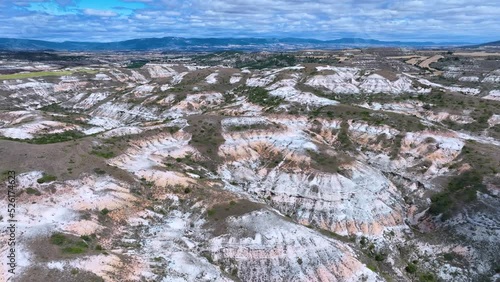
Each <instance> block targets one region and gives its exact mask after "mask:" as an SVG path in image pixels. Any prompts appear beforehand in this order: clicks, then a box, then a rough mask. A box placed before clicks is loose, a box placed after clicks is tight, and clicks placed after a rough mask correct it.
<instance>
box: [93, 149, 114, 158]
mask: <svg viewBox="0 0 500 282" xmlns="http://www.w3.org/2000/svg"><path fill="white" fill-rule="evenodd" d="M90 153H91V154H93V155H96V156H99V157H102V158H105V159H110V158H112V157H114V156H115V153H113V152H111V151H107V152H104V151H100V150H92V151H91V152H90Z"/></svg>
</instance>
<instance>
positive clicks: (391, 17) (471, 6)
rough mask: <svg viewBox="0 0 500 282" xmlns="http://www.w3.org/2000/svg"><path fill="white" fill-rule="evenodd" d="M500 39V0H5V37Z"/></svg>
mask: <svg viewBox="0 0 500 282" xmlns="http://www.w3.org/2000/svg"><path fill="white" fill-rule="evenodd" d="M164 36H176V37H260V38H284V37H298V38H314V39H322V40H328V39H338V38H343V37H358V38H366V39H378V40H399V41H434V42H470V43H480V42H489V41H497V40H500V0H480V1H478V0H468V1H465V0H433V1H431V0H316V1H301V0H184V1H182V0H0V37H8V38H26V39H40V40H49V41H66V40H69V41H98V42H110V41H119V40H127V39H134V38H147V37H164Z"/></svg>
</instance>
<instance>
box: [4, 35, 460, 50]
mask: <svg viewBox="0 0 500 282" xmlns="http://www.w3.org/2000/svg"><path fill="white" fill-rule="evenodd" d="M463 45H467V43H434V42H402V41H379V40H374V39H362V38H341V39H335V40H326V41H322V40H316V39H300V38H281V39H264V38H182V37H163V38H144V39H132V40H125V41H118V42H109V43H100V42H74V41H65V42H50V41H42V40H31V39H13V38H0V50H54V51H215V50H269V51H275V50H297V49H312V48H322V49H340V48H346V47H418V48H425V47H443V46H463Z"/></svg>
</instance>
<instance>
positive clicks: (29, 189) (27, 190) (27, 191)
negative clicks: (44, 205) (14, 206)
mask: <svg viewBox="0 0 500 282" xmlns="http://www.w3.org/2000/svg"><path fill="white" fill-rule="evenodd" d="M26 193H27V194H28V195H36V196H40V195H42V193H40V191H38V190H36V189H33V188H31V187H29V188H27V189H26Z"/></svg>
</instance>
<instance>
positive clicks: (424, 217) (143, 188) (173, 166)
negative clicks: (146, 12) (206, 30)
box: [0, 50, 500, 281]
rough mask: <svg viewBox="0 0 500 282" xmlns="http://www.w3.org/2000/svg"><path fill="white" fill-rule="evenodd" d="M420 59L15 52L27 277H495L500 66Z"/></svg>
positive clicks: (20, 277)
mask: <svg viewBox="0 0 500 282" xmlns="http://www.w3.org/2000/svg"><path fill="white" fill-rule="evenodd" d="M384 52H385V53H384ZM410 52H413V51H404V50H403V51H402V50H347V51H336V52H320V51H308V52H298V53H291V54H290V55H287V56H290V58H293V61H286V62H280V61H276V60H277V59H273V58H274V57H273V56H274V55H273V54H268V53H262V54H260V53H259V54H245V53H241V54H239V53H237V54H233V53H227V54H225V53H221V54H215V55H206V54H204V55H179V56H177V55H176V56H167V57H166V58H165V57H164V55H162V54H147V55H144V54H143V55H140V56H142V59H143V61H152V62H151V63H147V64H144V65H142V66H139V67H137V66H136V65H135V66H134V65H129V67H126V66H127V64H128V63H129V62H130V61H134V60H136V59H137V58H136V57H134V56H139V55H137V54H136V55H134V54H116V55H114V56H108V55H103V54H101V55H98V54H95V55H93V56H96V57H99V56H103V57H102V60H101V63H100V64H95V63H93V64H90V63H89V65H88V66H85V67H82V66H78V67H76V66H72V65H71V64H69V63H67V62H65V61H64V60H63V59H61V60H60V61H57V60H56V61H53V62H39V63H30V62H27V61H10V60H9V58H4V60H2V61H1V62H2V64H3V66H2V69H4V70H8V69H9V68H12V69H14V68H15V67H14V66H15V65H16V64H18V65H20V66H23V68H27V67H26V66H29V65H30V64H31V66H32V68H31V69H30V68H28V69H26V70H27V71H37V70H44V71H45V72H54V73H57V72H58V71H60V70H58V69H60V68H64V70H65V72H64V73H65V74H67V73H68V72H70V73H71V75H61V76H58V75H54V74H52V75H50V76H37V75H36V73H33V76H32V77H27V78H26V74H23V75H22V76H21V75H19V76H18V77H16V75H17V74H16V73H15V71H12V72H11V73H14V74H8V75H4V76H2V75H0V109H1V111H0V136H1V138H2V139H1V140H0V154H1V157H2V162H1V164H0V168H1V170H2V171H3V172H4V171H5V173H4V174H3V176H6V175H7V173H6V171H9V170H12V171H15V172H16V175H17V176H16V179H17V184H16V187H15V189H16V199H17V202H16V205H17V208H16V213H15V217H16V219H17V220H18V222H17V225H16V228H17V231H16V254H17V266H16V275H14V276H13V277H12V279H13V280H12V281H480V280H484V281H495V280H496V279H500V276H499V274H498V272H499V271H500V269H499V268H498V265H499V264H500V257H499V255H498V254H499V252H500V249H499V246H500V208H499V207H500V202H499V198H498V197H499V195H500V192H499V191H500V173H499V171H498V168H499V167H500V118H499V117H500V104H499V102H498V101H499V100H500V98H499V97H500V95H499V93H500V92H499V91H500V85H499V84H498V83H499V80H498V77H499V76H498V72H499V71H500V70H499V69H500V65H498V60H496V61H494V62H496V63H494V62H493V63H492V62H491V61H489V60H487V59H485V58H484V57H481V58H474V57H467V56H465V55H464V56H462V57H460V58H458V59H453V58H454V57H453V56H454V55H452V54H450V53H447V52H442V55H439V56H438V55H436V54H434V53H432V52H429V53H425V52H424V51H422V52H421V51H414V53H411V54H408V53H410ZM2 56H7V55H5V54H3V55H2ZM82 56H83V55H82ZM436 56H437V57H436ZM277 58H283V55H281V56H278V57H277ZM290 58H288V60H291V59H290ZM449 58H452V59H449ZM464 58H466V59H467V60H468V62H469V63H470V64H472V65H473V66H474V67H471V68H470V69H468V68H467V67H466V65H465V64H461V63H460V62H462V61H461V60H465V59H464ZM153 61H154V62H153ZM268 62H278V63H277V64H276V65H266V64H268ZM426 62H427V63H426ZM431 62H432V63H431ZM287 64H288V65H287ZM2 181H4V180H2ZM2 189H3V191H6V189H7V188H6V185H3V186H2ZM7 201H8V198H7V193H6V192H5V193H3V196H2V197H0V202H1V206H2V207H4V206H7ZM4 212H5V211H4V210H2V211H1V220H0V226H1V227H2V233H0V241H1V242H2V244H1V247H0V257H2V258H5V257H6V256H7V254H8V252H9V248H8V246H7V244H4V243H5V242H7V241H8V239H9V236H10V235H9V233H8V232H6V231H5V230H6V228H4V227H6V226H7V224H8V223H7V219H8V218H7V214H5V213H4ZM0 271H1V273H2V274H4V273H5V274H7V273H8V272H7V271H8V266H7V265H6V264H4V263H2V264H0ZM8 278H9V276H8V275H7V276H0V281H7V279H8Z"/></svg>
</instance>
